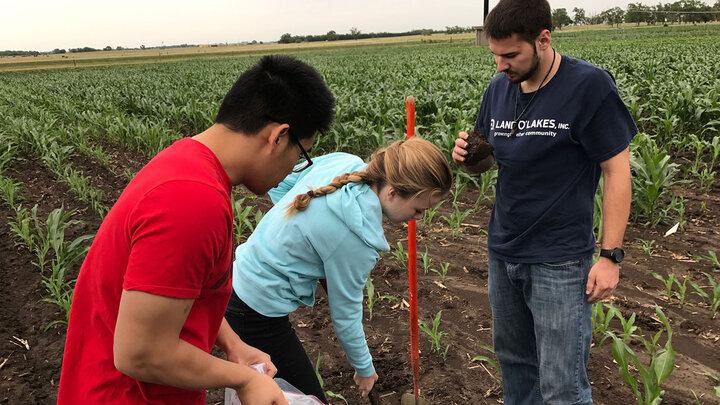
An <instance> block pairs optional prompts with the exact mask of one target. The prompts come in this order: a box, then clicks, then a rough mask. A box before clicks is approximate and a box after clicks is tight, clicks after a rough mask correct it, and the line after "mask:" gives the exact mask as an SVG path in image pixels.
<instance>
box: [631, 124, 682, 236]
mask: <svg viewBox="0 0 720 405" xmlns="http://www.w3.org/2000/svg"><path fill="white" fill-rule="evenodd" d="M630 150H631V153H630V167H631V168H632V170H633V176H632V183H633V187H632V194H633V196H632V202H633V210H632V212H631V216H632V217H633V220H634V221H637V222H642V224H643V225H645V226H651V227H652V226H656V225H658V224H659V223H661V222H666V221H667V220H668V219H669V218H668V213H667V211H664V210H663V209H662V205H663V204H664V203H665V202H666V201H667V200H670V199H671V197H672V196H674V194H673V191H672V186H674V185H676V184H679V183H681V181H679V180H677V179H676V176H677V173H678V171H679V169H678V164H677V163H671V162H670V156H669V155H668V154H667V152H665V151H660V150H659V149H658V147H657V145H656V144H655V141H653V139H652V138H650V136H648V135H647V134H643V133H641V134H639V135H638V136H636V137H635V138H634V139H633V142H632V144H631V148H630Z"/></svg>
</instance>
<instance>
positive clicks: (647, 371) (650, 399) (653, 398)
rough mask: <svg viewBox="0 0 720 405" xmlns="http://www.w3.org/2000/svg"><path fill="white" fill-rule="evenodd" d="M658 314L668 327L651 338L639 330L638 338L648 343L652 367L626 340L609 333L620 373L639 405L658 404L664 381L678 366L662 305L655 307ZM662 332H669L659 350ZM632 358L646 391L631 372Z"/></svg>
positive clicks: (647, 347)
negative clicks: (646, 363)
mask: <svg viewBox="0 0 720 405" xmlns="http://www.w3.org/2000/svg"><path fill="white" fill-rule="evenodd" d="M655 313H656V314H657V316H658V318H660V320H661V321H662V323H663V325H664V326H665V330H664V331H663V330H660V331H659V332H658V333H657V334H655V335H654V336H653V337H652V338H651V339H646V338H645V336H644V335H643V334H642V331H641V330H640V329H639V328H638V331H640V335H638V338H639V339H640V340H641V341H642V343H643V345H644V346H645V350H646V353H647V355H648V357H649V358H650V366H649V367H647V368H645V367H644V366H643V365H642V363H641V362H640V360H639V359H638V356H637V355H636V354H635V352H634V351H633V350H632V349H631V348H630V346H629V345H628V343H627V342H625V341H623V339H622V338H620V337H618V336H617V335H616V334H614V333H613V332H610V331H608V332H606V333H607V334H608V335H609V336H610V337H611V338H612V339H613V345H612V355H613V358H614V359H615V362H616V363H617V364H618V366H619V367H618V372H619V374H620V377H621V378H622V379H623V381H625V382H626V383H627V384H628V385H629V386H630V388H632V390H633V393H634V394H635V399H636V400H637V403H638V405H658V404H660V403H661V402H662V396H663V395H664V394H665V391H664V390H663V389H661V385H662V383H663V382H664V381H665V380H666V379H667V378H668V377H669V376H670V374H671V373H672V372H673V370H674V368H675V350H673V347H672V329H671V328H670V323H669V322H668V319H667V317H665V314H664V313H663V312H662V310H661V309H660V307H658V306H655ZM663 332H666V334H667V341H666V342H665V345H664V347H662V348H660V349H658V348H657V344H658V340H659V338H660V336H661V335H662V333H663ZM630 361H632V362H633V364H634V366H635V367H636V368H637V371H638V373H639V375H640V379H641V382H642V385H643V391H642V392H641V391H640V389H639V382H638V380H637V379H636V378H635V377H634V376H633V375H632V374H631V373H630Z"/></svg>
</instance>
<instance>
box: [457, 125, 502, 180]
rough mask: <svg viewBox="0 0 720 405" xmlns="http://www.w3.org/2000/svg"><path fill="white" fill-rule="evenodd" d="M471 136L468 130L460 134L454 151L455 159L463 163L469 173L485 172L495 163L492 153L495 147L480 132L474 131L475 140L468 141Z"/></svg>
mask: <svg viewBox="0 0 720 405" xmlns="http://www.w3.org/2000/svg"><path fill="white" fill-rule="evenodd" d="M470 136H471V135H470V134H468V133H467V132H460V133H459V134H458V138H457V139H455V147H454V148H453V151H452V158H453V161H455V163H459V164H460V165H462V166H463V168H464V169H465V170H466V171H467V172H469V173H472V174H480V173H484V172H486V171H488V170H489V169H490V168H491V167H492V165H493V164H494V163H495V157H494V156H493V154H492V152H493V149H494V148H493V146H492V145H490V144H489V143H487V142H486V141H485V139H484V138H483V137H482V134H481V133H480V132H473V134H472V137H473V139H474V140H470V142H468V140H469V139H470ZM471 143H472V144H473V145H471ZM470 155H472V156H470Z"/></svg>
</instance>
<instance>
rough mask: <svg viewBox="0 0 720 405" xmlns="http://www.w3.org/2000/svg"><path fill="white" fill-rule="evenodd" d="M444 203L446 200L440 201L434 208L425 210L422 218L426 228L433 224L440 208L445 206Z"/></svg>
mask: <svg viewBox="0 0 720 405" xmlns="http://www.w3.org/2000/svg"><path fill="white" fill-rule="evenodd" d="M444 202H445V200H441V201H438V203H437V204H435V206H434V207H432V208H428V209H426V210H425V212H424V213H423V217H422V223H423V225H424V226H425V227H429V226H430V225H431V224H432V222H433V219H434V218H435V215H437V212H438V208H440V206H441V205H443V203H444Z"/></svg>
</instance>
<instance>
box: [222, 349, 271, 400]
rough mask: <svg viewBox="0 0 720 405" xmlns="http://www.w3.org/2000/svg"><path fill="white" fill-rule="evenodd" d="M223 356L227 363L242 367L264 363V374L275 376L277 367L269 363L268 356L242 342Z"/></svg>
mask: <svg viewBox="0 0 720 405" xmlns="http://www.w3.org/2000/svg"><path fill="white" fill-rule="evenodd" d="M225 354H227V359H228V361H231V362H233V363H238V364H242V365H244V366H251V365H253V364H258V363H265V365H266V367H267V370H266V371H265V374H267V375H268V376H269V377H274V376H275V374H277V367H275V365H274V364H273V363H272V361H270V355H268V354H267V353H265V352H263V351H261V350H258V349H256V348H254V347H252V346H250V345H248V344H246V343H245V342H243V341H238V342H237V343H236V344H234V345H233V346H231V347H229V348H228V350H227V351H226V352H225ZM243 403H244V402H243Z"/></svg>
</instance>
